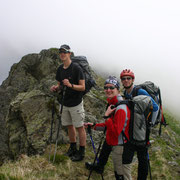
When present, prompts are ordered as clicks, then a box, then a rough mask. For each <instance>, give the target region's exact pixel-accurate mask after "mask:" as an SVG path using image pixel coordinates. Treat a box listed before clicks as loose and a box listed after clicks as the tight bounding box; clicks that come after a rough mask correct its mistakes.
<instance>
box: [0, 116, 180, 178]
mask: <svg viewBox="0 0 180 180" xmlns="http://www.w3.org/2000/svg"><path fill="white" fill-rule="evenodd" d="M166 119H167V122H168V123H169V125H168V126H167V127H166V128H164V127H163V131H162V136H161V137H156V138H151V139H152V140H154V142H153V143H152V146H151V147H150V149H149V154H150V162H151V169H152V177H153V179H157V180H161V179H162V180H166V179H167V180H171V179H172V180H178V179H179V176H180V138H179V137H180V126H179V125H180V123H179V122H178V121H176V120H175V119H173V118H172V117H171V116H168V115H166ZM67 148H68V146H67V145H61V146H59V147H58V151H57V156H56V162H55V163H54V164H52V163H49V162H48V154H49V153H48V149H47V152H45V154H44V155H43V156H33V157H27V156H26V155H22V156H21V157H20V158H19V160H17V161H15V162H10V161H9V162H7V163H5V164H4V165H3V166H1V167H0V180H8V179H9V180H37V179H38V180H85V179H87V178H88V175H89V171H88V170H86V169H85V166H84V163H85V162H86V161H91V162H92V161H93V159H94V153H93V149H92V146H91V144H88V145H87V149H86V158H85V159H84V160H83V161H82V162H72V161H71V160H70V159H69V158H67V157H65V156H64V155H63V154H64V153H65V151H66V149H67ZM132 175H133V179H136V175H137V158H136V156H135V157H134V162H133V168H132ZM113 178H114V172H113V166H112V160H111V157H110V159H109V161H108V164H107V165H106V169H105V172H104V179H105V180H112V179H113ZM91 179H93V180H100V179H101V176H100V175H98V174H96V173H95V172H93V173H92V175H91Z"/></svg>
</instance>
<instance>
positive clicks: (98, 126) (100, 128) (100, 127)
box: [94, 123, 106, 131]
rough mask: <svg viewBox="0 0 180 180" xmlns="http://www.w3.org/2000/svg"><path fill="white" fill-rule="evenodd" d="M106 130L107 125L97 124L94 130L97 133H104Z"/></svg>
mask: <svg viewBox="0 0 180 180" xmlns="http://www.w3.org/2000/svg"><path fill="white" fill-rule="evenodd" d="M105 128H106V124H105V123H97V124H96V125H95V126H94V130H97V131H104V129H105Z"/></svg>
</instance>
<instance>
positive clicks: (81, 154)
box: [71, 151, 85, 161]
mask: <svg viewBox="0 0 180 180" xmlns="http://www.w3.org/2000/svg"><path fill="white" fill-rule="evenodd" d="M84 156H85V153H84V152H80V151H77V152H76V154H75V155H74V156H71V160H72V161H82V160H83V159H84Z"/></svg>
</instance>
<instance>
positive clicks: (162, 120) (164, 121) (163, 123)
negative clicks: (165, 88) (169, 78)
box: [159, 89, 168, 136]
mask: <svg viewBox="0 0 180 180" xmlns="http://www.w3.org/2000/svg"><path fill="white" fill-rule="evenodd" d="M159 104H160V108H161V116H162V117H161V122H160V127H159V136H161V128H162V125H164V126H165V127H166V126H167V125H168V124H167V123H166V119H165V117H164V114H163V110H162V99H161V92H160V89H159Z"/></svg>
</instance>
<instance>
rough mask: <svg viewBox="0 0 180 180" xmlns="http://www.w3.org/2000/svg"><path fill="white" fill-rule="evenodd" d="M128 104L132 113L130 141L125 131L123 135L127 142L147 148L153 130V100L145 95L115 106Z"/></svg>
mask: <svg viewBox="0 0 180 180" xmlns="http://www.w3.org/2000/svg"><path fill="white" fill-rule="evenodd" d="M121 104H126V105H127V106H128V107H129V109H130V112H131V116H130V122H129V131H128V133H129V139H128V138H127V137H126V135H125V133H124V131H122V134H123V136H124V138H125V140H126V141H128V142H130V143H131V144H133V145H136V146H146V145H147V144H148V143H149V135H150V128H151V116H152V111H153V105H152V101H151V98H150V97H149V96H145V95H139V96H135V97H133V98H132V99H128V100H123V101H120V102H119V103H117V104H116V105H115V106H116V107H117V106H118V105H121Z"/></svg>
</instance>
